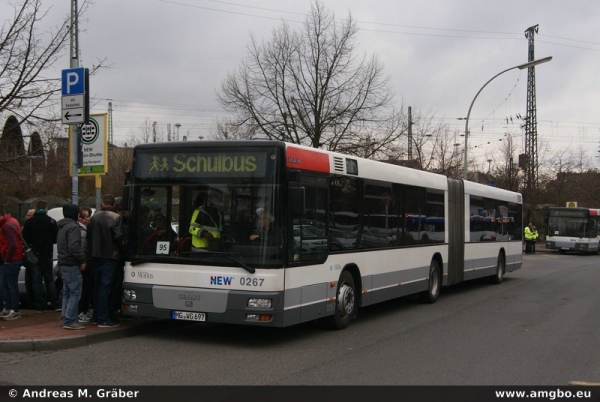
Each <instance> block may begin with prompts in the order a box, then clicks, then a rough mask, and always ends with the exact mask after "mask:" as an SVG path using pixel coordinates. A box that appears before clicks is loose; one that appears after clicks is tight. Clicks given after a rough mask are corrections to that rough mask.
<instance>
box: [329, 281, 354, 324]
mask: <svg viewBox="0 0 600 402" xmlns="http://www.w3.org/2000/svg"><path fill="white" fill-rule="evenodd" d="M355 315H356V287H355V286H354V278H353V277H352V275H351V274H350V272H348V271H344V272H342V274H341V275H340V280H339V282H338V288H337V297H336V300H335V313H334V314H333V316H331V317H329V326H330V327H331V328H333V329H344V328H346V327H347V326H348V325H349V324H350V321H352V319H353V318H354V316H355Z"/></svg>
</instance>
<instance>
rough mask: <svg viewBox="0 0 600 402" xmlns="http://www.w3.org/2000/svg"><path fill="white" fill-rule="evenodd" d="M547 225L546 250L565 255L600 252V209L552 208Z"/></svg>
mask: <svg viewBox="0 0 600 402" xmlns="http://www.w3.org/2000/svg"><path fill="white" fill-rule="evenodd" d="M546 224H547V225H548V230H547V235H546V248H549V249H554V250H558V251H559V252H560V253H563V254H564V253H566V252H567V251H578V252H584V253H598V252H600V247H598V245H599V242H600V234H599V233H598V228H599V227H600V209H593V208H567V207H550V208H548V215H547V216H546Z"/></svg>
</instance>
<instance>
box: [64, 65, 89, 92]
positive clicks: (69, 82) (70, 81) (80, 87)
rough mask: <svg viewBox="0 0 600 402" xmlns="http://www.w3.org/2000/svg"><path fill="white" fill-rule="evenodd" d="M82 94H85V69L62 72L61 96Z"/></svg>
mask: <svg viewBox="0 0 600 402" xmlns="http://www.w3.org/2000/svg"><path fill="white" fill-rule="evenodd" d="M83 93H85V68H83V67H81V68H71V69H68V70H62V94H63V96H65V95H77V94H83Z"/></svg>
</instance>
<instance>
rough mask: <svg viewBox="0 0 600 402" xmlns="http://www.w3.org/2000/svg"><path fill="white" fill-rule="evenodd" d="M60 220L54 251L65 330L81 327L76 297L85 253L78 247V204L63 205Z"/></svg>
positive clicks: (83, 268) (78, 295)
mask: <svg viewBox="0 0 600 402" xmlns="http://www.w3.org/2000/svg"><path fill="white" fill-rule="evenodd" d="M63 216H64V219H61V220H60V221H58V236H57V238H56V251H57V254H58V270H59V272H60V276H61V277H62V280H63V301H62V314H61V317H62V320H63V328H65V329H83V328H85V327H84V326H83V325H81V324H79V323H78V322H77V313H78V311H79V298H80V297H81V287H82V284H83V277H82V276H81V271H83V270H85V253H84V252H83V249H82V248H81V230H80V229H79V224H78V223H77V218H78V216H79V207H78V206H77V205H74V204H66V205H63Z"/></svg>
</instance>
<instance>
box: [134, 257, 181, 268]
mask: <svg viewBox="0 0 600 402" xmlns="http://www.w3.org/2000/svg"><path fill="white" fill-rule="evenodd" d="M165 259H168V260H169V261H171V260H173V259H175V260H178V261H189V260H190V259H189V258H183V257H169V256H165V257H156V256H154V257H148V258H140V259H139V260H133V261H131V266H132V267H135V266H136V265H140V264H145V263H147V262H156V261H164V260H165Z"/></svg>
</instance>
